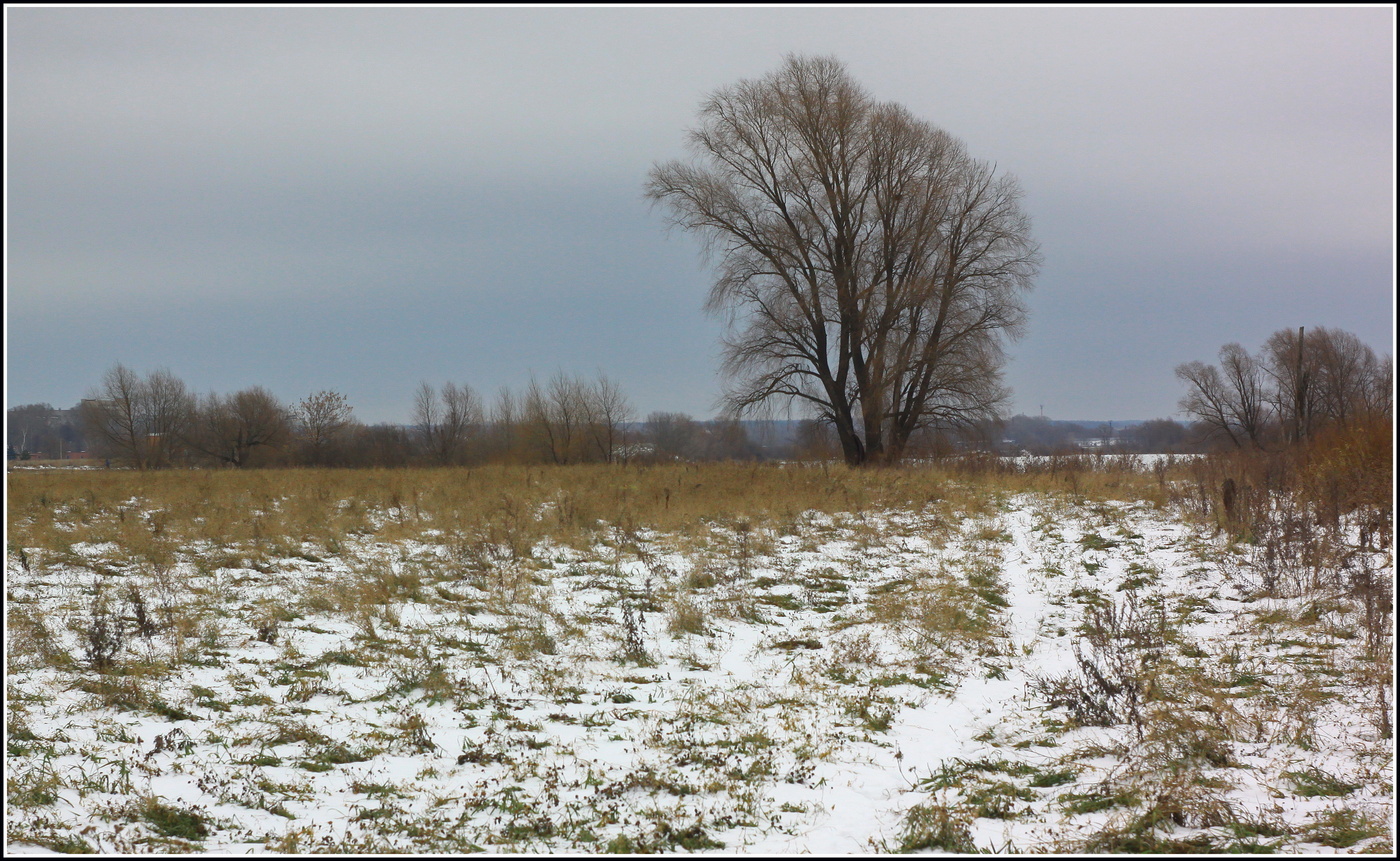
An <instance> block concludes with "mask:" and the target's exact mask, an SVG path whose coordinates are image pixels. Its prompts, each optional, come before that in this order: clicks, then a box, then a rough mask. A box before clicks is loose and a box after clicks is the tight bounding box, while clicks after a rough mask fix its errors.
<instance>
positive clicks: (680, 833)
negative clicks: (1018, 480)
mask: <svg viewBox="0 0 1400 861" xmlns="http://www.w3.org/2000/svg"><path fill="white" fill-rule="evenodd" d="M697 486H698V485H697ZM669 501H670V497H669V493H668V495H667V503H668V504H669ZM348 504H350V503H343V505H348ZM558 504H560V505H563V504H566V502H565V501H561V502H559V503H558ZM555 515H556V512H553V511H551V510H550V506H549V505H544V506H540V507H537V508H536V509H534V510H530V511H525V512H523V513H521V516H524V517H532V518H535V519H537V520H541V519H543V520H544V521H546V522H547V521H548V519H549V518H550V517H553V516H555ZM11 516H12V519H13V518H14V517H15V516H16V515H15V514H14V513H12V515H11ZM120 516H121V518H122V521H123V523H125V522H126V520H127V519H130V520H131V521H133V522H134V523H135V524H137V525H136V526H132V527H129V528H132V529H138V528H139V529H146V530H147V531H149V532H153V533H157V534H158V533H159V529H158V528H156V526H154V524H155V523H158V522H159V518H160V517H161V516H162V515H161V512H159V511H150V510H142V508H141V507H140V500H135V499H134V500H132V507H131V508H130V510H124V511H123V513H122V514H121V515H120ZM250 516H252V514H251V513H250ZM365 518H366V522H367V523H369V524H370V525H371V526H372V527H373V528H370V529H365V530H362V532H361V534H354V533H347V534H346V535H344V536H343V538H340V539H336V540H329V541H328V540H318V541H305V542H303V541H293V542H289V541H285V540H283V541H280V542H277V543H271V542H258V541H256V540H254V541H246V542H245V541H239V542H228V543H223V544H219V543H214V542H203V543H201V542H197V541H182V543H180V544H179V545H178V546H176V547H173V548H168V552H167V553H166V554H165V555H164V556H163V557H162V556H160V555H159V554H157V553H155V552H154V551H152V552H148V553H146V555H145V556H140V555H138V554H134V553H133V552H132V551H131V549H130V548H129V547H126V546H123V545H122V543H121V541H120V540H111V541H77V542H75V543H71V544H69V545H66V546H65V545H63V544H62V542H61V541H60V542H58V543H57V544H50V545H49V546H48V547H24V546H23V545H22V544H19V545H17V544H14V543H12V544H10V546H9V552H8V554H7V560H6V576H7V584H6V587H7V625H6V653H7V660H8V671H7V676H6V697H7V711H6V741H7V748H6V818H7V824H8V834H7V842H6V849H7V851H8V852H26V851H29V852H37V851H47V850H52V849H60V850H74V849H79V850H81V849H90V850H97V851H103V852H147V851H153V852H173V851H178V852H185V851H194V852H200V851H203V852H214V853H247V852H287V851H333V852H346V853H351V852H371V851H374V852H383V851H388V852H408V853H419V852H465V851H476V850H485V851H492V852H512V853H546V852H575V853H578V852H599V851H614V852H646V851H663V852H685V851H708V852H717V853H813V854H833V853H836V854H851V853H879V852H895V851H906V850H934V851H960V852H970V851H988V850H990V851H998V852H1000V851H1061V852H1084V851H1099V852H1133V851H1159V852H1160V851H1205V850H1215V851H1221V850H1226V851H1268V850H1275V851H1286V852H1309V853H1328V852H1359V851H1368V850H1369V851H1388V849H1389V848H1390V847H1392V846H1393V833H1394V782H1393V780H1394V759H1393V741H1392V740H1391V739H1390V738H1389V737H1388V735H1387V734H1388V729H1389V722H1390V719H1391V717H1390V716H1391V707H1392V704H1391V702H1390V696H1391V692H1392V691H1393V687H1391V686H1390V684H1391V683H1390V678H1391V673H1392V662H1391V658H1390V650H1391V640H1389V639H1388V637H1387V635H1386V634H1385V633H1384V632H1382V631H1380V630H1379V628H1380V627H1381V623H1378V622H1377V619H1378V618H1379V617H1378V616H1377V615H1376V614H1378V613H1381V612H1385V613H1388V612H1389V610H1388V608H1379V609H1378V608H1377V606H1376V601H1378V600H1381V599H1379V598H1375V597H1374V596H1370V597H1366V596H1364V595H1362V592H1361V591H1358V588H1357V587H1356V585H1355V584H1356V582H1357V577H1358V576H1363V575H1364V576H1365V577H1370V578H1374V579H1375V581H1376V582H1385V583H1386V584H1387V585H1386V587H1385V588H1386V592H1385V594H1386V595H1387V596H1388V595H1389V586H1388V583H1389V581H1388V580H1387V579H1386V578H1389V577H1391V576H1392V575H1393V565H1394V563H1393V557H1392V556H1391V554H1390V552H1389V550H1386V551H1385V552H1380V551H1375V552H1371V551H1365V552H1356V553H1354V554H1353V555H1352V556H1351V557H1349V558H1348V560H1347V561H1346V563H1345V565H1343V566H1341V567H1335V568H1334V569H1333V570H1332V571H1331V574H1330V575H1329V576H1330V577H1331V578H1332V579H1331V580H1328V579H1327V578H1325V577H1321V576H1318V575H1314V574H1310V573H1309V572H1308V571H1305V570H1302V569H1297V570H1293V569H1289V568H1288V567H1287V566H1286V565H1281V563H1279V561H1278V560H1265V559H1263V558H1262V555H1261V551H1260V550H1259V548H1258V547H1255V546H1252V545H1249V544H1243V543H1238V542H1237V543H1230V542H1227V541H1226V540H1225V538H1224V537H1222V536H1219V535H1216V534H1214V533H1215V530H1214V529H1213V528H1210V527H1205V526H1193V525H1191V523H1190V522H1189V518H1186V517H1185V516H1184V515H1183V513H1181V512H1179V511H1177V510H1176V509H1174V508H1172V507H1170V506H1161V507H1157V506H1153V505H1150V504H1148V503H1125V502H1095V501H1088V500H1084V499H1078V500H1077V501H1076V500H1074V499H1072V498H1071V497H1070V496H1069V495H1068V494H1056V495H1049V494H1030V493H1009V492H994V491H991V490H988V491H986V492H985V493H984V494H983V498H982V499H981V500H980V501H979V502H978V504H977V505H972V506H969V505H965V504H958V505H953V504H950V503H949V502H947V501H931V502H929V503H928V504H927V505H925V506H922V507H919V508H909V509H906V510H886V509H878V510H871V509H867V510H864V511H861V512H857V513H839V512H837V513H831V514H826V513H818V512H806V513H801V514H797V515H795V516H792V517H790V518H764V519H754V520H753V521H750V520H747V519H744V518H737V517H736V518H728V519H716V520H714V521H712V522H710V523H708V524H707V525H706V526H705V527H704V528H701V529H697V530H692V531H689V532H686V533H684V534H663V533H658V532H654V531H649V530H646V529H635V528H630V527H629V526H628V525H627V524H625V523H610V524H603V525H599V526H598V527H597V528H596V529H593V530H592V531H591V532H590V533H589V535H590V538H589V540H587V541H583V542H578V541H574V542H572V543H570V544H565V543H560V542H555V541H551V540H548V539H545V540H529V541H519V540H516V539H515V538H514V537H513V536H512V534H511V533H509V531H506V532H501V531H499V530H498V531H495V532H491V533H489V534H488V533H486V532H482V533H473V534H468V533H464V532H462V531H460V530H454V529H453V528H450V527H449V526H447V525H446V524H443V523H434V522H428V521H424V518H423V517H422V516H420V515H418V514H416V513H414V512H413V511H412V510H410V509H409V508H408V507H407V505H406V504H400V505H399V506H398V507H387V506H384V507H377V508H374V509H373V510H370V511H367V512H366V513H365ZM410 519H412V520H413V522H414V526H413V528H411V529H408V528H399V529H393V528H386V527H393V526H396V525H398V526H400V527H402V526H403V525H404V522H405V521H407V520H410ZM123 528H127V527H123ZM51 529H52V530H56V531H61V529H62V527H61V526H59V525H56V526H52V527H51ZM26 534H27V533H26ZM114 534H116V533H114ZM143 534H144V533H143ZM1348 578H1350V579H1348ZM1367 582H1370V581H1367ZM1349 584H1350V585H1349ZM1270 595H1272V596H1274V597H1270ZM1358 596H1361V597H1358ZM1363 598H1365V600H1363ZM1368 601H1369V603H1368ZM1368 608H1369V609H1368ZM1390 618H1392V617H1390V616H1385V617H1384V619H1385V621H1384V623H1383V624H1384V626H1385V627H1388V626H1389V625H1390V622H1389V619H1390Z"/></svg>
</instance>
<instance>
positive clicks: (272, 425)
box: [190, 386, 291, 467]
mask: <svg viewBox="0 0 1400 861" xmlns="http://www.w3.org/2000/svg"><path fill="white" fill-rule="evenodd" d="M196 416H197V417H196V420H195V422H194V427H193V429H192V433H191V434H190V438H191V441H192V442H193V444H194V447H195V448H196V449H198V450H199V451H200V452H202V453H204V454H205V455H207V456H209V457H211V458H213V459H215V460H216V461H218V462H219V463H223V464H227V465H228V466H234V467H245V466H249V465H250V463H251V460H252V456H253V452H254V451H255V450H260V449H270V448H276V447H278V446H280V445H282V444H283V443H284V442H286V441H287V439H288V438H289V437H290V436H291V430H290V416H289V415H288V411H287V408H286V407H284V406H283V405H282V403H281V402H280V401H278V400H277V398H276V397H275V396H274V395H273V394H272V393H271V392H269V391H268V390H267V389H265V388H263V387H262V386H252V387H251V388H247V389H243V390H242V391H238V392H234V393H233V394H231V395H227V396H220V395H217V394H210V395H207V396H205V397H204V398H203V399H202V401H201V402H200V405H199V410H198V412H197V414H196Z"/></svg>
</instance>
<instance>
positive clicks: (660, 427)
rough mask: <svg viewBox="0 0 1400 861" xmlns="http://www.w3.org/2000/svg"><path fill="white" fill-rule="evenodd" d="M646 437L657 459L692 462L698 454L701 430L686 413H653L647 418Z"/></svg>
mask: <svg viewBox="0 0 1400 861" xmlns="http://www.w3.org/2000/svg"><path fill="white" fill-rule="evenodd" d="M646 435H647V438H648V439H650V440H651V446H652V452H653V455H654V456H655V457H656V458H659V459H663V460H671V459H679V460H691V459H693V458H694V457H695V456H696V454H697V452H696V441H697V437H698V436H699V429H698V428H697V427H696V424H695V422H694V421H693V420H692V419H691V417H690V416H688V415H686V414H685V413H667V412H660V411H658V412H654V413H651V414H650V415H648V416H647V421H646Z"/></svg>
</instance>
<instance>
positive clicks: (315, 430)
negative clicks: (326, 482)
mask: <svg viewBox="0 0 1400 861" xmlns="http://www.w3.org/2000/svg"><path fill="white" fill-rule="evenodd" d="M353 412H354V410H353V409H352V408H351V407H350V404H349V403H347V402H346V400H345V396H344V395H342V394H340V393H339V392H333V391H330V390H322V391H319V392H315V393H313V394H310V395H307V396H306V397H305V398H303V399H302V400H301V402H300V403H298V404H297V406H296V410H295V416H296V422H297V426H298V431H299V432H300V435H301V440H302V443H303V445H305V446H306V453H307V459H308V461H309V462H310V463H312V464H314V465H317V466H319V465H321V464H323V463H324V462H325V461H326V459H327V455H328V454H329V453H330V451H331V450H332V449H333V448H334V446H335V445H336V444H337V443H338V442H339V441H340V438H341V436H342V435H343V434H344V433H345V429H346V428H347V427H349V426H350V423H351V421H352V420H353V419H352V414H353Z"/></svg>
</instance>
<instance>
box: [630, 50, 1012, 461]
mask: <svg viewBox="0 0 1400 861" xmlns="http://www.w3.org/2000/svg"><path fill="white" fill-rule="evenodd" d="M689 145H690V148H691V150H692V153H693V155H694V158H693V159H692V160H691V161H690V162H681V161H672V162H667V163H664V164H658V165H656V166H655V167H653V168H652V170H651V173H650V176H649V179H648V183H647V189H646V190H647V195H648V197H649V198H650V199H651V200H652V201H653V202H654V203H659V204H663V205H665V206H666V207H667V209H668V210H669V212H670V216H671V221H672V223H673V224H675V225H677V226H679V227H682V228H684V229H685V230H688V231H693V232H695V233H697V234H699V235H700V236H702V237H703V238H704V240H705V241H706V243H707V251H708V252H710V253H711V254H712V255H713V256H714V257H716V258H717V260H718V263H719V276H718V278H717V279H716V281H715V284H714V286H713V287H712V288H711V291H710V296H709V301H708V305H707V307H708V308H709V310H711V311H713V312H717V313H727V314H729V315H730V321H731V324H732V326H731V331H730V334H729V335H728V336H727V337H726V339H725V342H724V351H725V369H726V371H727V372H728V373H729V376H730V379H731V387H730V388H729V390H728V391H727V393H726V398H725V400H726V404H727V406H728V408H729V409H730V410H731V411H733V412H735V413H742V412H745V411H748V410H752V409H755V408H757V407H759V406H762V405H766V404H770V403H772V402H773V401H775V400H777V401H787V402H789V403H791V402H794V401H795V402H799V403H803V404H805V405H807V407H808V408H809V409H810V410H811V411H812V412H814V413H815V415H816V416H817V417H818V418H819V419H821V420H823V421H825V422H827V423H829V424H830V425H831V426H832V428H833V429H834V431H835V433H836V436H837V438H838V440H839V442H840V445H841V449H842V452H843V454H844V456H845V458H846V460H847V461H848V462H850V463H852V464H861V463H867V462H879V461H883V460H890V459H895V458H898V457H899V456H900V455H901V453H902V452H903V450H904V447H905V445H906V444H907V443H908V441H909V438H910V436H911V435H912V434H913V433H914V432H915V431H916V430H919V429H920V428H924V427H930V426H936V427H950V426H964V425H969V424H972V423H975V422H977V421H980V420H983V419H986V418H990V417H992V416H993V415H994V414H995V413H996V411H997V409H998V408H999V407H1000V406H1001V405H1002V404H1003V403H1004V401H1005V399H1006V396H1007V391H1006V389H1005V388H1004V387H1003V386H1002V384H1001V365H1002V363H1003V361H1004V353H1003V345H1004V341H1005V339H1007V338H1011V337H1016V336H1017V335H1019V333H1020V331H1021V326H1022V324H1023V321H1024V319H1025V313H1026V311H1025V304H1024V294H1025V293H1026V291H1028V290H1029V289H1030V287H1031V283H1032V280H1033V278H1034V276H1035V274H1036V272H1037V270H1038V268H1039V254H1038V250H1037V247H1036V245H1035V243H1034V242H1033V241H1032V240H1031V236H1030V226H1029V220H1028V219H1027V217H1026V215H1025V214H1024V213H1023V212H1022V210H1021V208H1020V198H1021V191H1020V188H1019V186H1018V184H1017V182H1016V180H1015V179H1014V178H1012V177H1010V176H1007V175H998V174H997V172H996V170H995V168H994V167H993V166H991V165H989V164H987V163H986V162H982V161H979V160H977V159H974V158H972V157H971V156H970V155H969V154H968V153H967V151H966V148H965V147H964V146H963V144H962V143H961V142H960V141H958V140H957V139H955V138H953V137H952V136H951V135H949V134H947V133H946V132H944V131H943V130H941V129H939V128H937V127H935V126H933V125H931V124H930V123H927V122H924V121H922V120H919V119H917V118H915V117H914V116H912V115H911V114H910V113H909V112H908V111H907V110H905V109H904V108H903V107H900V106H899V105H895V104H888V103H880V102H877V101H875V100H874V99H873V98H871V96H870V95H869V94H867V93H866V92H865V91H864V90H863V89H862V88H861V87H860V86H859V85H858V84H857V83H856V82H855V81H854V80H853V79H852V78H851V76H850V75H849V74H848V72H847V71H846V69H845V67H844V66H843V65H842V64H841V63H840V62H839V61H837V60H835V59H831V58H823V57H818V58H808V57H797V56H793V57H789V58H788V59H787V60H786V62H785V63H784V64H783V66H782V68H780V69H779V70H778V71H776V72H774V73H772V74H770V75H768V76H766V77H764V78H761V79H758V80H745V81H741V82H739V83H738V84H735V85H733V86H730V87H725V88H723V89H720V90H719V91H717V92H716V93H714V95H712V96H711V97H710V98H709V100H708V101H706V102H705V103H704V105H703V106H702V108H701V111H700V122H699V125H698V127H696V128H695V129H693V130H692V131H691V132H690V134H689Z"/></svg>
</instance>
